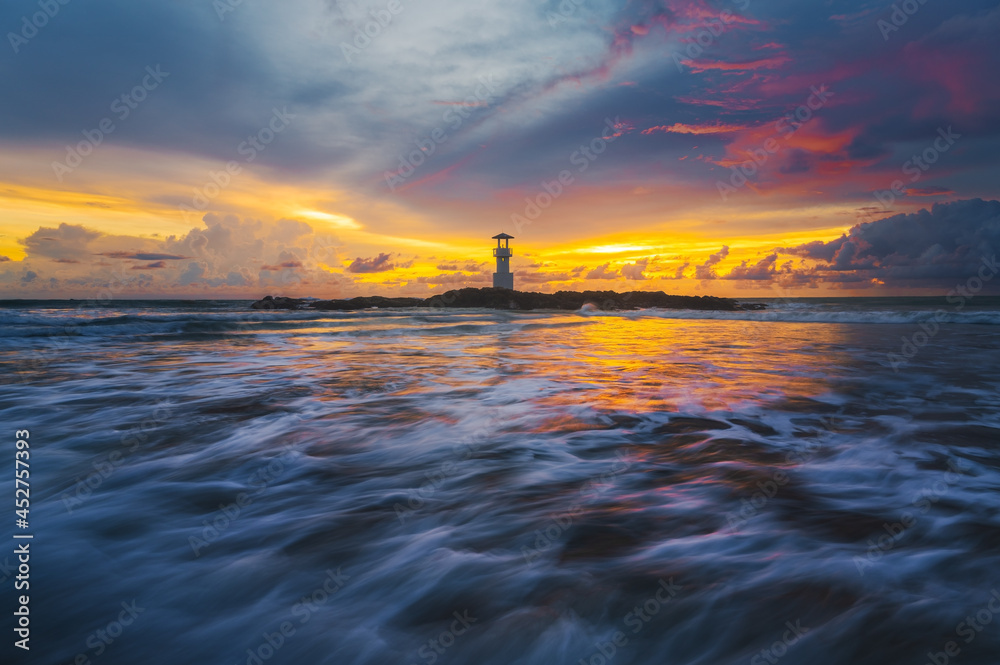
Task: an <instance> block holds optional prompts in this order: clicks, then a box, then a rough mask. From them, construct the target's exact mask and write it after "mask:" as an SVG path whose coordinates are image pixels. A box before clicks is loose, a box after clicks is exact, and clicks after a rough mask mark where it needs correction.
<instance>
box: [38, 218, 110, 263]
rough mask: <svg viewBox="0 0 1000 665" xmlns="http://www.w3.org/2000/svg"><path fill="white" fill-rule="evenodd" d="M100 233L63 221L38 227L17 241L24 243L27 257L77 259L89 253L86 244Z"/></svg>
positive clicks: (99, 235)
mask: <svg viewBox="0 0 1000 665" xmlns="http://www.w3.org/2000/svg"><path fill="white" fill-rule="evenodd" d="M101 235H102V234H101V233H100V232H98V231H92V230H91V229H88V228H85V227H84V226H81V225H79V224H65V223H63V224H60V225H59V226H58V227H57V228H51V227H45V226H43V227H39V229H38V230H37V231H35V232H34V233H32V234H31V235H29V236H28V237H27V238H23V239H21V240H18V242H19V243H20V244H22V245H24V249H25V252H26V253H27V254H28V256H29V257H43V258H48V259H70V260H79V259H81V258H83V257H85V256H86V255H88V254H90V253H91V252H90V251H89V250H88V245H89V244H90V243H91V242H92V241H93V240H96V239H97V238H99V237H101Z"/></svg>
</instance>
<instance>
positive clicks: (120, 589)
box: [0, 295, 1000, 665]
mask: <svg viewBox="0 0 1000 665" xmlns="http://www.w3.org/2000/svg"><path fill="white" fill-rule="evenodd" d="M752 302H764V303H766V304H767V305H768V307H767V309H766V310H763V311H745V312H704V311H686V310H674V311H665V310H655V309H654V310H640V311H629V312H602V311H599V310H597V309H595V308H593V307H589V306H585V307H584V308H583V309H581V310H580V311H492V310H482V309H430V308H428V309H405V310H404V309H399V310H392V309H386V310H375V309H373V310H364V311H356V312H317V311H252V310H250V308H249V304H250V303H249V302H248V301H176V300H175V301H126V300H120V301H107V302H102V303H95V302H92V301H86V302H84V301H80V302H75V301H4V302H0V340H2V344H0V367H2V373H0V377H2V378H0V384H2V385H0V414H2V419H0V421H2V422H3V424H4V425H3V427H4V430H3V431H0V441H2V442H3V446H2V450H3V451H4V452H3V453H2V457H3V461H2V468H3V469H5V470H4V472H3V476H4V480H3V481H2V482H0V486H2V488H3V493H4V494H5V495H6V498H4V499H3V501H2V502H0V504H2V505H6V506H7V508H6V510H7V514H6V516H5V517H4V518H3V520H2V521H3V523H4V527H3V530H4V533H3V534H2V535H3V537H4V539H5V540H6V541H7V543H8V545H5V546H3V549H2V550H0V578H2V585H0V588H2V589H3V594H2V597H3V601H2V602H3V607H2V608H0V609H2V613H3V615H4V616H5V617H6V619H5V621H6V622H8V623H6V624H5V625H7V626H8V629H7V630H5V631H4V638H3V641H4V644H3V647H2V648H3V649H4V650H8V649H9V651H10V653H11V654H13V656H12V659H8V658H6V657H5V658H4V662H5V663H7V662H11V663H13V662H24V663H31V664H32V665H49V664H51V665H69V664H71V663H73V664H76V665H91V664H95V665H112V664H117V663H123V664H129V665H135V664H138V663H142V664H144V665H148V664H158V663H164V664H166V663H170V664H174V663H189V664H198V665H200V664H205V665H244V664H245V665H265V664H266V665H271V664H273V663H289V664H304V665H321V664H329V665H395V664H398V665H419V664H425V665H435V664H442V665H448V664H455V665H466V664H476V665H510V664H524V665H579V664H583V665H633V664H634V665H654V664H655V665H670V664H684V665H688V664H690V665H695V664H698V665H716V664H718V665H729V664H732V665H736V664H740V663H743V664H746V665H763V664H764V663H768V664H769V665H775V664H776V663H779V662H780V663H783V664H788V665H793V664H798V663H803V664H804V663H809V664H812V665H826V664H829V665H844V664H851V665H867V664H872V665H885V664H887V663H888V664H895V663H900V664H912V665H926V664H931V665H946V664H948V663H958V664H960V665H975V664H984V665H987V664H989V665H995V664H996V663H998V662H1000V616H998V613H1000V298H989V297H985V296H976V297H973V298H971V299H963V298H958V299H956V298H950V299H949V298H947V297H945V296H944V295H942V296H941V297H934V298H854V299H836V298H815V299H772V300H769V299H757V300H753V301H752ZM16 440H23V441H25V442H26V443H25V444H23V445H22V444H16V443H15V442H16ZM19 449H23V450H26V451H28V453H29V455H22V456H20V458H17V457H16V453H17V451H18V450H19ZM17 459H21V460H22V461H23V462H24V464H16V462H17ZM22 469H29V470H30V476H28V477H27V478H25V483H27V484H30V503H29V504H28V505H29V506H30V508H29V509H28V512H24V513H21V514H15V508H16V505H15V496H14V495H15V489H17V488H21V487H22V484H18V485H17V486H15V479H14V477H15V471H20V470H22ZM20 496H22V495H19V497H20ZM22 505H25V504H22ZM22 518H26V519H25V520H24V523H21V524H19V523H18V522H17V521H16V520H18V519H22ZM18 536H20V537H18ZM28 536H30V538H29V537H28ZM25 543H27V544H28V547H29V550H30V555H29V557H28V558H29V561H28V563H26V564H24V565H26V566H27V567H28V569H29V570H30V572H29V573H25V572H24V568H22V567H21V566H22V563H20V561H22V560H21V559H19V556H24V555H19V554H17V549H16V548H18V547H23V546H24V544H25ZM21 551H23V549H22V550H21ZM22 577H23V579H21V578H22ZM22 596H26V597H27V598H28V601H27V607H28V608H29V610H30V617H29V618H27V619H25V618H24V613H23V612H22V613H21V615H20V616H18V615H15V614H14V613H15V612H18V611H19V607H21V604H22V602H24V599H23V598H21V597H22ZM12 617H13V621H12ZM25 623H27V624H28V631H29V635H30V637H29V639H30V642H29V643H27V644H28V645H29V647H30V652H26V651H23V650H22V649H19V648H16V647H14V642H15V641H17V640H19V639H21V638H20V637H19V634H18V633H17V632H16V631H13V632H12V631H11V630H10V629H9V627H10V626H11V625H12V624H13V627H14V628H18V627H19V626H23V625H24V624H25ZM22 635H23V634H22ZM5 652H6V651H5Z"/></svg>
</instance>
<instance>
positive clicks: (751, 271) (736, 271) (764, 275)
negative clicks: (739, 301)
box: [723, 252, 778, 281]
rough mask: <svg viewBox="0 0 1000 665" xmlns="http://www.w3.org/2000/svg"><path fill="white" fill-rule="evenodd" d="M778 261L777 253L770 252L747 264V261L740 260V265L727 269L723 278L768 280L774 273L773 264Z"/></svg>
mask: <svg viewBox="0 0 1000 665" xmlns="http://www.w3.org/2000/svg"><path fill="white" fill-rule="evenodd" d="M777 262H778V254H777V252H775V253H774V254H770V255H768V256H766V257H764V258H763V259H761V260H760V261H758V262H757V263H755V264H753V265H749V264H748V262H747V261H742V262H741V263H740V265H738V266H736V267H735V268H733V269H732V270H731V271H729V274H728V275H726V276H725V277H723V279H749V280H755V281H756V280H770V279H772V278H773V277H774V275H775V265H776V264H777Z"/></svg>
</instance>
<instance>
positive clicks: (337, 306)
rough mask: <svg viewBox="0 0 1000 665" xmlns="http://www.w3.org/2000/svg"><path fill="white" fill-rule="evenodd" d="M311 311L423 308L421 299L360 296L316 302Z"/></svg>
mask: <svg viewBox="0 0 1000 665" xmlns="http://www.w3.org/2000/svg"><path fill="white" fill-rule="evenodd" d="M312 306H313V309H323V310H340V311H348V310H357V309H368V308H369V307H378V308H380V309H384V308H386V307H423V306H424V299H423V298H384V297H382V296H361V297H358V298H350V299H349V300H317V301H316V302H314V303H313V305H312Z"/></svg>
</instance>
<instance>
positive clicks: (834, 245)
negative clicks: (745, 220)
mask: <svg viewBox="0 0 1000 665" xmlns="http://www.w3.org/2000/svg"><path fill="white" fill-rule="evenodd" d="M998 250H1000V201H983V200H981V199H972V200H968V201H956V202H954V203H939V204H936V205H934V206H933V207H932V208H931V209H930V210H921V211H919V212H916V213H913V214H902V215H894V216H892V217H887V218H885V219H881V220H878V221H875V222H870V223H866V224H860V225H858V226H855V227H854V228H852V229H851V230H850V232H849V233H847V234H846V235H845V236H842V237H841V238H838V239H837V240H834V241H831V242H828V243H817V242H813V243H808V244H805V245H799V246H798V247H791V248H785V249H783V250H782V251H783V252H785V253H789V254H796V255H799V256H803V257H806V258H810V259H816V260H818V261H820V262H821V263H820V265H819V266H817V272H816V275H817V276H818V278H819V279H820V280H821V281H827V282H840V283H843V282H852V281H853V282H857V281H869V282H870V281H871V280H879V281H881V282H883V283H885V284H886V285H888V286H894V287H914V286H922V287H926V286H941V287H946V286H954V282H955V281H956V280H963V279H966V278H968V277H969V276H970V275H973V274H975V273H976V271H977V270H978V268H979V266H980V265H981V264H982V263H983V261H984V260H987V261H989V260H991V259H992V260H994V261H995V256H996V253H997V251H998Z"/></svg>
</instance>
